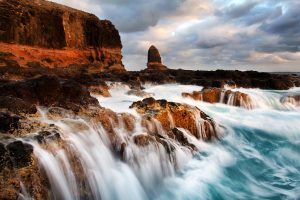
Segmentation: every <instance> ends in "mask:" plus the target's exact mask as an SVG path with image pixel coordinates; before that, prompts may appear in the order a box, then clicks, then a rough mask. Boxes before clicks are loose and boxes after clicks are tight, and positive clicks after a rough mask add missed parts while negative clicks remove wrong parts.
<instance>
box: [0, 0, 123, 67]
mask: <svg viewBox="0 0 300 200" xmlns="http://www.w3.org/2000/svg"><path fill="white" fill-rule="evenodd" d="M0 13H1V14H0V42H1V45H0V52H5V53H11V54H13V56H14V60H16V61H17V62H18V63H20V65H21V66H24V65H26V63H27V62H41V64H42V65H44V66H46V67H67V66H69V65H70V64H93V65H97V66H98V67H99V69H103V70H104V69H119V70H124V67H123V64H122V61H121V59H122V56H121V49H122V44H121V40H120V35H119V32H118V30H117V29H116V28H115V27H114V25H113V24H112V23H111V22H110V21H108V20H99V19H98V18H97V17H96V16H95V15H92V14H88V13H85V12H82V11H78V10H75V9H72V8H69V7H66V6H62V5H59V4H56V3H52V2H48V1H44V0H35V1H33V0H2V1H0ZM12 44H14V46H13V45H12ZM16 45H17V46H16ZM19 45H20V48H18V46H19ZM49 49H51V52H50V51H49ZM22 50H23V51H22ZM78 50H79V51H78ZM16 51H22V52H17V53H16ZM62 51H65V52H62ZM43 52H45V54H47V55H48V56H45V55H41V54H44V53H43ZM58 54H61V55H62V56H61V58H57V55H58ZM64 55H65V56H64ZM76 57H77V59H76V60H75V61H74V58H76ZM45 60H46V62H44V61H45ZM59 60H61V61H59ZM73 62H74V63H73Z"/></svg>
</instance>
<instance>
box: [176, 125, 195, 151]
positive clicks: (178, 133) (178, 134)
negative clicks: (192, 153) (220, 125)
mask: <svg viewBox="0 0 300 200" xmlns="http://www.w3.org/2000/svg"><path fill="white" fill-rule="evenodd" d="M172 133H173V134H174V135H175V137H176V140H177V141H179V142H180V143H181V144H182V145H183V146H189V147H191V149H192V150H196V149H197V148H196V146H195V145H194V144H191V143H190V142H189V141H188V139H187V137H186V136H185V135H184V133H183V132H182V131H181V130H179V129H178V128H173V129H172Z"/></svg>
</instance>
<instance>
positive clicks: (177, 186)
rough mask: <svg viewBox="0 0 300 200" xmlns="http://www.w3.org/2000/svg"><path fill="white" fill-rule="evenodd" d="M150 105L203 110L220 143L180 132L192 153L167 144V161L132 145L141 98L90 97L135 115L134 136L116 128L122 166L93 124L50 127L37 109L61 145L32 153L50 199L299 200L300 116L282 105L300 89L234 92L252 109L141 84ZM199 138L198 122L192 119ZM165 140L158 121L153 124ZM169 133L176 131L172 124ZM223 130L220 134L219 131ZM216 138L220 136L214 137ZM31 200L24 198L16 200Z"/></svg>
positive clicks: (121, 89) (117, 92)
mask: <svg viewBox="0 0 300 200" xmlns="http://www.w3.org/2000/svg"><path fill="white" fill-rule="evenodd" d="M145 87H146V89H145V90H144V91H145V92H147V93H149V94H153V96H154V98H155V99H166V100H168V101H173V102H179V103H186V104H190V105H193V106H197V107H199V108H201V110H203V111H205V113H207V114H209V115H210V116H211V117H212V118H213V119H214V120H215V121H216V122H217V123H219V124H221V125H222V126H223V127H224V132H225V133H222V137H221V139H220V140H219V141H215V142H212V143H206V142H203V141H202V140H201V139H197V138H196V137H194V136H192V135H191V134H190V133H189V132H188V131H186V130H184V129H180V130H181V131H182V132H183V133H184V135H185V136H186V138H187V139H188V141H189V142H190V143H191V144H193V145H195V147H196V148H197V149H198V152H197V153H196V154H195V155H193V154H192V153H191V151H190V150H189V149H188V148H187V147H184V146H182V145H180V144H179V143H177V142H176V141H174V140H173V139H171V138H167V140H168V142H169V143H172V146H174V147H175V150H174V151H173V152H172V153H171V154H170V153H168V152H167V151H166V150H165V148H163V146H162V145H160V144H158V145H154V144H150V145H147V146H144V147H143V146H138V145H136V144H135V143H134V141H133V137H134V136H135V135H138V134H139V135H140V134H146V130H145V128H144V127H142V126H141V123H140V122H141V119H140V116H139V115H138V114H137V113H136V112H135V111H133V110H132V109H129V106H130V105H131V104H132V102H134V101H138V100H141V99H143V98H142V97H137V96H134V95H128V94H127V92H128V91H129V88H128V87H126V86H124V85H114V86H113V87H112V89H111V91H110V92H111V95H112V96H111V97H108V98H107V97H106V98H105V97H100V96H96V97H97V99H98V100H99V102H100V104H101V106H103V107H107V108H110V109H112V110H113V111H115V112H119V113H120V112H129V113H131V114H132V115H133V116H135V127H134V131H133V133H128V132H127V130H126V129H125V128H124V126H122V123H121V125H119V126H117V127H114V132H115V133H116V134H117V136H118V138H119V140H120V143H121V142H122V141H126V144H127V147H126V150H125V152H124V159H123V160H122V159H120V158H119V157H118V156H115V153H114V151H113V150H112V148H113V147H112V146H111V143H110V142H109V138H108V135H109V133H108V132H106V131H105V129H104V128H103V127H102V126H101V125H99V124H94V123H91V122H88V121H86V120H85V119H81V118H78V117H70V118H65V119H63V120H56V119H52V118H49V117H47V112H48V110H47V109H45V108H41V109H40V110H39V111H40V113H42V116H43V117H42V118H41V121H42V122H43V123H47V124H55V125H56V126H57V127H59V129H60V133H61V142H59V143H57V142H51V141H47V142H46V144H42V145H41V144H38V143H36V142H33V141H30V143H31V144H32V145H33V146H34V154H35V156H36V157H37V159H38V161H39V164H40V167H41V168H42V169H43V171H44V172H45V174H46V175H47V177H48V179H49V183H50V188H51V191H50V193H51V194H50V196H51V198H53V199H166V200H167V199H299V198H300V161H299V157H300V148H298V146H299V144H300V112H299V107H297V104H291V103H290V104H286V103H283V102H282V101H281V98H282V97H284V96H285V95H288V94H297V93H298V92H299V91H300V89H298V88H295V89H291V90H288V91H281V92H279V91H270V90H269V91H265V90H258V89H233V91H241V92H243V93H246V94H248V95H249V96H250V97H251V99H252V101H253V103H254V104H255V107H254V109H252V110H248V109H244V108H239V107H233V106H230V105H225V104H221V103H217V104H208V103H205V102H201V101H195V100H192V99H190V98H183V97H182V96H181V93H182V92H192V91H200V90H201V89H202V87H198V86H183V85H158V86H153V85H146V86H145ZM196 120H197V121H198V122H199V124H198V131H199V132H201V129H203V127H202V126H201V124H202V122H201V120H202V119H196ZM151 126H155V127H156V128H157V129H158V130H160V132H161V134H163V135H164V137H167V135H166V134H165V133H164V131H163V129H162V128H161V127H160V126H161V125H160V124H159V122H153V123H152V124H151ZM172 126H174V125H172ZM222 130H223V129H222ZM220 134H221V133H220ZM20 197H22V198H23V199H28V198H30V197H29V196H28V194H27V193H26V191H25V190H24V192H23V194H22V195H21V196H20Z"/></svg>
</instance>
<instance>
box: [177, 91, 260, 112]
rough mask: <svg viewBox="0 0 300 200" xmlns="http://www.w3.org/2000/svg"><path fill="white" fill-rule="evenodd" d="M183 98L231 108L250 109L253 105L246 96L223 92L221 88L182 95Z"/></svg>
mask: <svg viewBox="0 0 300 200" xmlns="http://www.w3.org/2000/svg"><path fill="white" fill-rule="evenodd" d="M182 96H183V97H190V98H192V99H194V100H198V101H205V102H208V103H224V104H228V105H232V106H238V107H244V108H247V109H252V108H253V107H254V104H253V102H252V99H251V97H250V96H249V95H248V94H245V93H242V92H239V91H236V92H235V91H231V90H225V89H221V88H206V89H203V90H202V91H194V92H192V93H182Z"/></svg>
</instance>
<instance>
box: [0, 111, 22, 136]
mask: <svg viewBox="0 0 300 200" xmlns="http://www.w3.org/2000/svg"><path fill="white" fill-rule="evenodd" d="M19 120H20V117H19V116H16V115H11V114H9V113H4V112H0V133H1V132H2V133H8V132H13V131H14V130H15V129H18V127H19V125H20V122H19Z"/></svg>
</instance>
